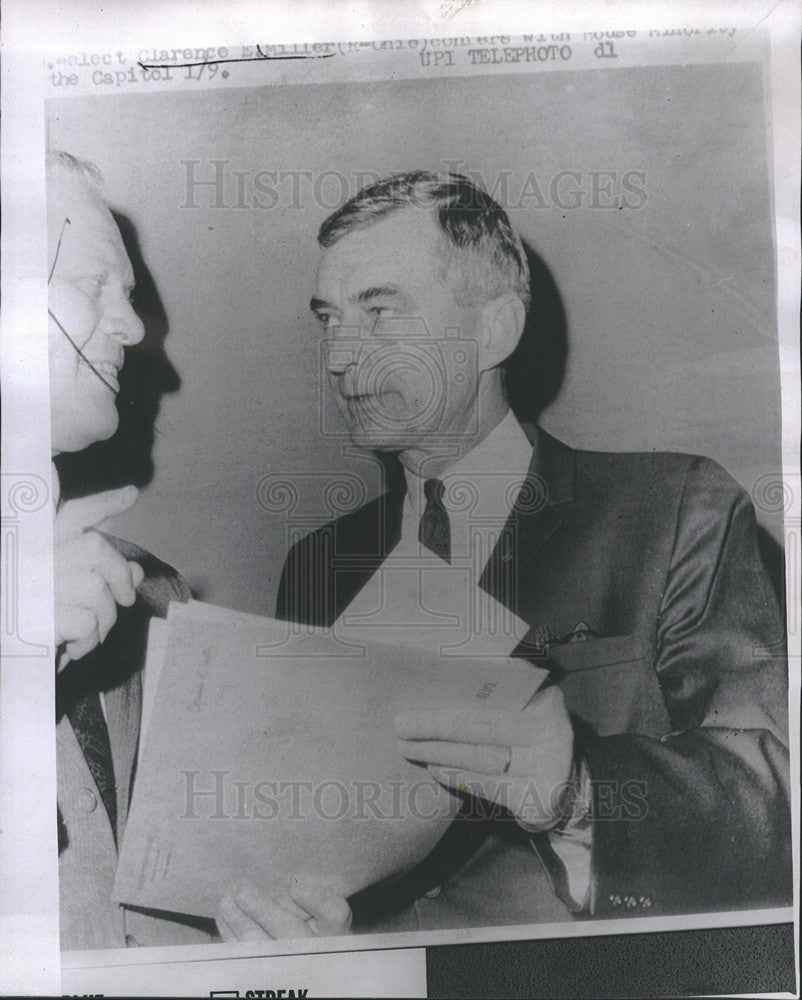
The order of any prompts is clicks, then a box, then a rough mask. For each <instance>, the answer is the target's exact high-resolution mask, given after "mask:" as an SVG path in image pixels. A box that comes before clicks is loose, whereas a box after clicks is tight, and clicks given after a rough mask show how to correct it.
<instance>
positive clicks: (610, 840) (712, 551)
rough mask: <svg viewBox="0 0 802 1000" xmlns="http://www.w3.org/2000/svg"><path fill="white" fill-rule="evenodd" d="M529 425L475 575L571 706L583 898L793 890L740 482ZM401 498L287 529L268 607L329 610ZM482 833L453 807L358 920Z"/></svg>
mask: <svg viewBox="0 0 802 1000" xmlns="http://www.w3.org/2000/svg"><path fill="white" fill-rule="evenodd" d="M535 434H536V435H537V442H536V445H537V446H536V449H535V453H534V459H533V462H532V465H531V467H530V469H529V474H528V479H527V483H526V485H525V486H524V488H523V489H522V491H521V494H520V496H519V497H518V500H517V501H516V504H515V507H514V508H513V510H512V511H511V513H510V517H509V520H508V522H507V525H506V528H505V530H504V533H503V534H502V537H501V539H500V541H499V543H498V545H497V547H496V549H495V551H494V552H493V554H492V556H491V558H490V560H489V562H488V564H487V566H486V568H485V570H484V573H483V574H482V578H481V580H480V586H482V587H484V588H485V589H486V590H488V591H489V592H490V593H492V594H493V595H494V596H495V597H496V598H497V599H498V600H499V601H501V602H502V603H504V604H506V605H507V606H509V607H511V608H512V609H513V610H514V611H515V612H516V613H517V614H518V615H519V616H520V617H521V618H522V619H523V620H524V621H525V622H526V623H527V624H529V625H530V626H531V628H532V632H530V636H529V637H528V638H530V637H531V641H530V642H529V643H526V642H525V643H524V644H522V647H521V648H520V649H519V650H518V654H519V655H526V656H529V657H535V658H537V657H542V656H543V655H544V653H545V654H547V656H548V660H547V661H546V662H547V664H548V665H549V666H550V668H551V671H552V678H553V680H554V682H556V683H559V684H560V686H561V687H562V690H563V692H564V695H565V700H566V704H567V706H568V709H569V711H570V712H571V713H572V717H573V719H574V722H575V732H576V736H577V746H578V750H579V752H580V753H581V755H582V756H583V757H584V759H585V761H586V762H587V765H588V768H589V771H590V775H591V778H592V781H593V789H594V824H593V850H592V863H591V864H592V883H593V888H592V906H591V909H592V913H593V914H594V915H596V916H623V915H635V914H639V913H643V914H647V915H654V914H663V913H674V912H690V911H704V910H719V909H731V908H742V907H743V908H753V907H763V906H777V905H785V904H789V903H790V901H791V859H790V810H789V795H788V784H789V764H788V754H787V749H786V748H787V675H786V665H785V659H784V645H783V634H784V629H783V625H782V622H781V619H780V616H779V612H778V608H777V603H776V599H775V595H774V592H773V590H772V588H771V586H770V584H769V582H768V580H767V577H766V574H765V571H764V568H763V566H762V563H761V559H760V556H759V553H758V549H757V542H756V526H755V518H754V511H753V508H752V505H751V503H750V501H749V499H748V497H747V496H746V494H745V493H744V491H743V490H742V489H741V488H740V487H739V486H738V485H737V484H736V483H735V482H734V480H732V479H731V477H730V476H729V475H727V473H725V472H724V471H723V469H721V468H720V467H719V466H718V465H716V464H715V463H714V462H711V461H710V460H708V459H704V458H698V457H694V456H689V455H680V454H667V453H662V454H661V453H644V454H639V453H633V454H603V453H592V452H583V451H575V450H573V449H571V448H569V447H567V446H566V445H564V444H561V443H560V442H559V441H557V440H555V439H554V438H552V437H550V436H549V435H548V434H546V433H545V432H543V431H542V430H540V429H539V428H538V429H536V430H534V429H533V430H532V433H531V434H530V437H532V436H533V435H535ZM402 499H403V491H402V490H400V489H396V490H391V491H390V492H388V493H385V494H384V495H382V496H380V497H379V498H377V499H376V500H374V501H372V502H371V503H368V504H366V505H365V506H363V507H361V508H360V509H358V510H356V511H354V512H352V513H349V514H346V515H345V516H344V517H341V518H339V519H338V520H336V521H334V522H332V523H330V524H327V525H325V526H323V527H322V528H320V529H318V530H317V531H315V532H312V533H311V534H310V535H307V536H306V537H305V538H303V539H301V540H300V541H299V542H298V543H297V544H295V545H294V547H293V548H292V550H291V551H290V553H289V555H288V558H287V561H286V564H285V567H284V572H283V575H282V579H281V583H280V588H279V595H278V603H277V616H278V617H281V618H287V619H291V620H297V621H300V622H304V623H311V624H317V625H328V624H331V623H332V622H333V621H334V620H335V619H336V618H337V616H338V615H339V614H340V613H341V612H342V611H343V610H344V609H345V608H346V607H347V606H348V604H349V603H350V601H351V600H352V599H353V597H354V596H355V595H356V594H357V593H358V592H359V590H360V589H361V588H362V587H363V586H364V585H365V583H366V582H367V581H368V580H369V579H370V577H371V576H372V574H373V573H375V572H376V571H377V570H378V569H379V568H380V566H381V564H382V562H383V560H384V559H385V557H386V556H387V554H388V553H389V552H391V551H392V549H393V547H394V546H395V545H396V544H397V542H398V539H399V536H400V527H401V506H402ZM577 626H581V627H580V628H579V630H578V631H577ZM536 633H537V635H538V636H539V638H540V641H541V645H542V640H543V637H544V636H546V637H547V638H549V637H550V641H549V642H548V645H547V648H546V649H545V650H543V649H542V648H541V645H538V644H536V643H535V642H534V637H535V634H536ZM572 639H574V640H577V641H571V640H572ZM538 662H540V663H541V664H542V663H543V660H542V659H540V660H539V661H538ZM460 827H462V832H461V833H460V832H459V830H460ZM496 834H497V827H496V826H494V824H493V823H492V822H491V823H489V824H481V823H479V824H477V823H476V822H474V823H473V824H472V825H471V826H470V828H468V827H466V825H465V824H464V823H462V824H460V823H457V824H455V826H454V827H452V830H450V831H449V834H448V835H447V837H446V840H447V841H448V839H449V837H450V838H451V841H450V842H449V843H445V844H443V845H439V847H438V848H437V849H436V850H435V851H434V852H433V855H432V857H430V858H429V859H427V861H426V862H424V863H423V864H422V865H421V866H420V867H419V869H418V870H417V871H416V872H413V873H410V874H409V875H407V876H405V878H404V879H403V880H401V881H398V880H397V881H396V882H395V883H394V884H393V885H391V886H389V891H388V892H385V893H384V897H383V898H384V902H383V903H382V904H379V903H377V900H378V899H379V897H378V896H377V895H376V894H375V893H374V894H373V896H372V897H370V894H368V896H367V897H365V898H366V899H368V905H367V912H368V917H367V919H368V921H370V919H371V913H375V912H378V910H379V909H381V908H382V907H383V908H384V910H385V911H389V910H391V909H392V907H393V906H396V907H399V906H401V905H402V904H404V903H408V902H409V901H410V899H412V898H415V897H416V896H420V894H421V892H422V891H423V890H425V889H430V888H431V885H432V883H433V882H442V881H443V879H444V878H447V877H448V876H449V874H450V873H451V874H452V875H453V873H454V872H458V871H459V870H462V872H463V875H464V877H468V878H469V877H471V871H472V870H473V869H475V868H477V865H476V864H475V862H469V864H468V866H467V868H466V867H465V866H466V859H469V858H470V857H471V856H473V857H474V858H475V856H476V853H477V852H481V851H482V850H485V849H486V847H487V845H486V840H487V838H488V837H495V836H496ZM540 846H541V847H542V848H543V850H544V853H547V852H548V844H547V843H546V842H545V841H544V840H543V838H541V840H540ZM505 850H507V851H508V852H509V851H510V850H512V848H510V847H509V846H507V848H505ZM515 857H516V858H518V857H519V855H515ZM472 864H473V868H472V867H471V865H472ZM513 867H514V868H515V870H516V872H518V873H520V871H521V870H522V869H521V868H520V864H519V862H518V861H516V862H515V865H514V866H513ZM478 869H479V870H481V869H482V865H478ZM503 870H504V869H503V865H502V866H501V867H500V866H499V865H498V864H497V865H495V867H493V868H492V872H493V874H492V876H490V877H491V878H492V879H495V880H497V879H498V878H499V877H500V876H499V873H500V872H503ZM466 872H467V874H465V873H466ZM514 877H515V879H516V880H518V882H519V881H520V875H519V874H516V875H515V876H514ZM485 888H486V896H487V897H489V896H493V895H495V896H496V897H498V896H499V895H500V894H501V895H502V896H503V895H504V893H505V891H506V890H505V889H504V888H503V887H501V888H500V887H499V884H498V883H497V882H496V884H492V885H491V884H490V883H489V882H486V885H485ZM476 898H477V899H478V900H479V902H478V903H477V905H479V906H480V907H481V905H482V903H481V899H482V895H481V893H480V894H479V895H478V896H477V897H476ZM355 902H356V904H357V916H359V909H360V905H361V899H360V898H357V899H355ZM377 907H378V909H377ZM520 918H521V919H520V922H528V921H529V920H531V919H532V917H531V914H526V913H524V912H521V914H520ZM445 919H446V921H449V920H451V919H452V918H451V917H447V918H445ZM550 919H551V917H550ZM471 922H478V923H482V922H484V923H492V922H493V921H492V920H484V921H483V920H482V919H481V917H479V918H478V919H477V920H476V921H471ZM504 922H518V921H517V920H516V914H515V913H511V914H510V919H509V920H508V921H504ZM434 925H435V926H436V923H435V924H434Z"/></svg>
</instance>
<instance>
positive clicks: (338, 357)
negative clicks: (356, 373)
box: [324, 324, 362, 375]
mask: <svg viewBox="0 0 802 1000" xmlns="http://www.w3.org/2000/svg"><path fill="white" fill-rule="evenodd" d="M361 349H362V338H361V336H360V328H359V327H358V326H345V325H342V324H341V325H339V326H338V327H336V328H335V330H333V331H332V332H330V333H329V336H328V338H327V339H326V341H325V345H324V351H325V361H326V368H327V369H328V371H329V373H330V374H331V375H343V374H345V372H346V371H347V370H348V369H349V368H351V367H352V366H354V365H356V364H358V362H359V355H360V353H361Z"/></svg>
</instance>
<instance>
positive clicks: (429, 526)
mask: <svg viewBox="0 0 802 1000" xmlns="http://www.w3.org/2000/svg"><path fill="white" fill-rule="evenodd" d="M445 491H446V488H445V486H443V484H442V483H441V482H440V480H439V479H427V480H426V482H425V483H424V484H423V495H424V496H425V497H426V507H425V509H424V511H423V517H422V518H421V519H420V526H419V528H418V541H419V542H420V543H421V545H425V546H426V548H427V549H430V550H431V551H432V552H434V554H435V555H436V556H440V558H441V559H444V560H445V561H446V562H447V563H450V562H451V529H450V527H449V524H448V511H447V510H446V509H445V507H444V506H443V494H444V493H445Z"/></svg>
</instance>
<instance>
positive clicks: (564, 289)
mask: <svg viewBox="0 0 802 1000" xmlns="http://www.w3.org/2000/svg"><path fill="white" fill-rule="evenodd" d="M48 134H49V141H50V143H51V145H55V146H60V147H61V148H63V149H66V150H67V151H69V152H72V153H74V154H76V155H79V156H83V157H86V158H88V159H90V160H92V161H93V162H95V163H96V164H97V165H98V166H99V167H100V169H101V170H102V171H103V173H104V175H105V178H106V190H107V194H108V198H109V201H110V203H111V204H112V206H113V207H114V208H115V209H118V210H119V211H120V212H122V213H124V215H125V216H127V217H128V218H129V219H130V220H131V222H132V223H133V226H134V227H135V230H136V234H137V236H138V241H139V245H140V248H141V255H142V258H143V260H144V262H145V264H146V265H147V268H148V271H149V273H150V279H152V286H153V287H152V289H151V292H153V291H154V290H155V293H156V294H157V296H158V298H160V300H161V303H162V306H163V312H164V314H165V316H166V320H167V324H168V326H169V332H168V333H167V336H166V338H165V339H164V351H165V352H166V356H167V358H168V359H169V362H170V363H171V364H172V366H173V368H174V369H175V372H176V373H177V379H174V382H173V386H172V387H173V388H175V387H176V386H177V383H178V380H179V379H180V387H177V388H176V390H175V391H172V392H170V393H169V394H166V395H164V396H163V398H162V400H161V412H160V414H159V416H158V420H157V425H158V430H159V433H158V434H156V436H155V441H154V445H153V475H152V481H151V482H150V485H148V487H147V488H146V490H145V491H144V493H143V495H142V497H141V499H140V500H139V502H138V503H137V505H136V506H135V507H134V508H133V510H132V511H131V512H130V513H129V514H127V515H125V516H124V517H122V518H120V519H119V520H118V522H116V524H115V529H114V530H115V532H116V533H118V534H121V535H123V536H125V537H127V538H129V539H131V540H132V541H136V542H138V543H140V544H142V545H144V546H146V547H147V548H149V549H151V550H152V551H153V552H155V553H156V554H158V555H159V556H160V557H161V558H163V559H165V560H167V561H168V562H170V563H172V564H173V565H174V566H176V567H177V568H178V569H179V570H180V571H181V572H182V573H183V574H184V575H185V576H186V577H187V578H188V580H189V581H190V583H191V584H192V586H193V587H194V588H195V589H196V591H197V593H198V595H199V596H200V597H202V598H203V599H205V600H208V601H212V602H214V603H218V604H223V605H227V606H232V607H237V608H242V609H245V610H250V611H255V612H259V613H267V614H270V613H272V610H273V606H274V599H275V590H276V586H277V583H278V576H279V574H280V570H281V564H282V561H283V558H284V554H285V552H286V546H287V527H286V515H285V514H284V513H281V512H277V511H275V510H273V511H270V510H266V509H265V505H264V501H265V496H266V494H265V486H264V480H263V477H265V476H266V475H273V476H278V477H281V476H282V475H284V474H286V476H285V478H287V479H290V480H293V481H294V482H295V484H296V487H297V489H298V493H299V504H298V506H297V508H296V509H295V511H294V513H293V517H294V518H295V519H296V521H297V518H298V517H299V516H300V517H301V518H302V519H306V520H308V524H309V527H310V528H311V527H314V526H315V525H316V524H319V523H321V522H322V521H324V520H327V519H328V516H327V514H326V510H325V505H324V503H323V500H322V497H321V494H322V484H323V483H325V481H326V479H327V475H326V474H327V473H337V472H340V471H347V472H352V473H355V474H356V475H357V476H359V477H360V479H361V480H363V481H364V482H365V484H366V491H367V493H368V495H372V494H373V493H375V492H377V491H378V482H379V480H378V477H377V474H376V469H375V467H374V466H373V465H372V464H371V463H369V462H366V461H364V460H361V459H360V458H358V457H357V456H356V455H354V454H353V453H352V452H350V451H349V450H348V449H347V447H346V442H345V440H344V439H343V438H342V437H341V436H339V435H341V434H342V427H341V425H340V424H339V423H338V418H337V415H336V412H335V409H334V405H333V403H332V402H331V400H330V399H329V396H328V390H327V386H326V383H325V380H324V379H322V378H321V366H320V358H321V354H320V339H321V333H320V331H319V329H318V327H317V325H316V323H315V322H314V321H313V319H312V318H311V315H310V313H309V310H308V301H309V297H310V294H311V291H312V285H313V281H314V275H315V267H316V262H317V256H318V249H317V243H316V239H315V236H316V232H317V229H318V226H319V225H320V223H321V222H322V221H323V219H324V218H325V217H326V216H327V215H328V214H329V212H330V211H331V209H332V208H333V207H334V205H335V204H336V203H339V201H340V200H341V198H340V191H341V184H340V182H339V180H338V178H337V177H336V176H335V175H334V174H329V175H328V176H327V177H322V175H323V174H324V172H326V171H336V172H337V174H339V175H342V177H343V178H344V179H345V181H344V183H345V184H346V185H347V186H348V190H347V192H345V191H344V193H347V194H349V195H350V194H353V193H355V189H356V180H355V178H356V175H358V174H359V173H360V172H362V173H365V172H374V173H377V174H381V175H383V174H386V173H391V172H394V171H398V170H406V169H413V168H427V169H443V167H444V166H445V165H447V164H455V163H459V164H460V169H462V170H463V171H471V172H478V173H479V174H481V175H482V177H483V178H484V179H485V180H486V182H487V185H488V186H489V187H491V188H492V186H493V184H494V181H495V179H496V178H498V176H499V174H500V173H501V172H507V174H508V176H509V188H508V190H509V192H510V194H511V197H510V199H509V204H508V206H505V207H508V209H509V214H510V217H511V219H512V222H513V224H514V225H515V226H516V228H517V229H518V230H519V232H520V233H521V234H522V236H523V237H524V238H525V239H526V240H527V242H528V243H529V244H530V245H531V246H532V247H533V248H534V249H535V250H537V251H538V252H539V253H540V254H541V255H542V257H543V258H544V259H545V261H546V262H547V263H548V265H549V267H550V268H551V271H552V274H553V276H554V279H555V280H556V283H557V285H558V287H559V290H560V292H561V295H562V300H563V304H564V307H565V311H566V315H567V327H568V342H569V357H568V365H567V371H566V376H565V380H564V384H563V386H562V390H561V393H560V395H559V397H558V399H557V400H556V402H555V403H554V404H552V406H551V407H550V408H549V409H548V410H547V411H546V412H545V413H544V415H543V420H542V423H543V426H544V427H545V428H546V429H547V430H549V431H550V432H551V433H553V434H555V435H557V436H558V437H560V438H562V439H563V440H564V441H566V442H567V443H569V444H571V445H574V446H576V447H584V448H591V449H599V450H651V449H657V450H663V449H669V450H677V451H686V452H695V453H701V454H705V455H708V456H710V457H712V458H714V459H716V460H717V461H719V462H720V463H721V464H722V465H723V466H724V467H725V468H727V469H728V470H729V471H730V472H731V473H732V475H734V476H735V477H736V478H737V479H738V480H739V481H740V482H741V483H742V484H743V485H744V487H745V488H746V489H747V490H748V491H750V492H753V491H755V484H756V483H757V484H758V485H757V490H756V492H757V494H758V499H759V498H760V496H761V486H760V483H759V480H760V477H763V476H766V475H769V474H772V473H775V474H776V473H778V472H779V471H780V470H781V459H780V417H779V370H778V349H777V339H776V324H775V280H774V252H773V248H772V227H771V212H770V188H769V168H768V162H767V155H766V142H767V136H766V131H765V125H764V114H763V94H762V86H761V72H760V67H759V66H758V65H756V64H742V65H718V66H690V67H680V66H671V67H668V66H667V67H658V68H654V67H652V68H644V69H625V70H618V71H608V70H599V71H586V72H585V71H583V72H559V73H556V72H555V73H543V72H540V73H537V74H532V75H528V74H527V75H524V74H519V75H514V76H512V75H508V76H504V75H495V76H493V77H482V78H478V77H473V78H466V77H462V78H445V79H432V80H426V81H404V80H400V81H385V82H372V83H360V84H348V85H343V84H336V85H330V86H319V85H307V86H292V87H289V86H288V87H266V88H260V89H249V90H241V89H231V90H223V89H220V90H206V91H194V92H188V91H182V92H175V93H164V92H163V93H158V94H147V95H127V94H121V95H114V96H99V97H92V98H74V99H70V100H63V101H59V102H51V103H50V105H49V115H48ZM188 160H195V161H199V162H198V164H197V165H196V167H195V168H194V169H195V172H196V177H197V179H210V178H212V177H213V176H214V171H215V167H214V166H213V163H212V161H214V160H222V161H225V166H224V176H225V190H224V197H223V201H224V203H225V204H224V205H223V206H222V207H214V201H215V192H214V190H212V189H211V188H198V189H197V190H196V193H195V195H194V200H195V202H196V204H197V205H198V206H199V207H198V208H195V209H193V208H188V207H186V204H187V188H186V179H187V171H188V168H187V166H186V165H185V164H184V163H182V161H188ZM566 170H568V171H575V172H577V173H579V175H580V177H579V180H578V182H577V181H575V180H573V179H571V178H567V179H565V181H564V182H563V187H562V188H561V191H562V192H563V193H562V200H563V202H564V203H565V202H566V201H570V196H569V194H568V192H569V191H570V190H571V188H572V187H573V188H575V189H578V190H582V191H583V192H584V194H583V197H582V204H581V205H580V206H579V207H576V208H564V207H561V206H560V205H559V204H557V203H556V202H555V201H554V200H553V198H552V197H551V192H550V190H549V189H550V185H551V182H552V180H553V178H554V177H555V176H556V175H558V174H559V173H560V172H561V171H566ZM235 171H240V172H241V173H242V178H243V179H242V180H240V182H239V183H240V184H243V185H244V192H245V198H244V201H245V202H246V203H247V204H248V205H249V207H236V205H237V201H238V189H237V178H236V177H235V175H234V172H235ZM259 171H286V172H300V173H299V175H298V180H297V184H298V197H294V196H293V190H292V181H290V180H287V179H285V180H284V181H283V182H280V183H278V184H276V185H275V188H276V190H277V193H278V196H279V197H278V203H277V204H276V205H275V206H272V207H269V208H259V207H255V206H254V205H253V196H254V194H258V193H259V192H258V191H256V190H255V189H254V187H253V175H255V174H256V173H258V172H259ZM593 171H609V172H613V173H614V174H615V178H616V179H615V180H614V181H613V182H612V195H611V196H609V197H608V196H607V195H606V194H604V195H602V197H601V198H599V199H597V201H601V202H602V203H604V204H608V203H610V202H611V201H612V202H616V201H618V202H620V197H621V196H622V195H626V198H627V200H628V201H629V202H630V203H637V202H638V201H640V200H642V199H641V198H639V197H635V196H633V195H632V194H629V195H627V194H626V192H624V191H623V190H622V187H621V178H622V176H623V175H624V174H626V173H627V172H628V171H639V172H642V173H643V174H645V180H637V179H636V180H635V181H634V182H633V183H635V184H637V185H639V186H641V187H643V188H644V189H645V192H646V199H645V203H644V204H642V205H641V206H640V207H637V208H627V207H623V208H619V207H612V208H610V207H591V205H590V204H589V203H590V202H591V201H592V200H593V199H592V190H591V187H592V179H591V172H593ZM310 174H311V177H310V176H309V175H310ZM528 175H534V177H535V178H536V180H537V183H538V186H539V188H540V189H541V191H542V193H543V195H544V200H545V202H546V204H545V205H543V204H542V202H541V203H540V205H538V202H539V199H538V198H537V197H534V196H532V197H529V198H526V199H524V200H523V201H522V200H521V198H520V194H521V192H522V190H523V188H524V184H525V181H526V178H527V176H528ZM314 178H318V182H317V189H318V194H319V195H320V197H318V202H321V201H322V202H323V204H320V203H318V204H316V203H315V199H314V197H313V188H314V181H313V179H314ZM602 184H603V186H607V184H608V182H607V181H602ZM530 190H531V184H530ZM262 198H263V200H264V201H266V202H268V203H269V202H271V201H272V200H273V198H271V197H269V196H265V195H262ZM239 200H240V202H242V201H243V199H242V197H241V196H239ZM146 360H147V359H146ZM151 360H153V359H152V358H151ZM167 381H168V382H169V380H167ZM165 384H167V383H165ZM336 432H339V435H338V433H336ZM119 453H120V454H122V451H119ZM145 478H148V479H150V478H151V477H150V474H149V473H148V475H147V476H146V477H145ZM260 482H262V487H261V492H260ZM357 492H358V491H357ZM260 497H261V501H262V502H260ZM356 499H357V497H356V494H355V500H356ZM758 516H759V518H760V520H761V522H762V523H763V524H764V526H765V527H766V528H767V530H768V532H769V534H770V535H772V536H774V538H775V539H779V538H781V536H782V521H781V514H780V513H779V512H778V511H777V510H776V509H772V504H771V502H763V503H759V509H758Z"/></svg>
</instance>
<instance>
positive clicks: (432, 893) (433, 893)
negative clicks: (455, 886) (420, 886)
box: [423, 885, 443, 899]
mask: <svg viewBox="0 0 802 1000" xmlns="http://www.w3.org/2000/svg"><path fill="white" fill-rule="evenodd" d="M442 891H443V887H442V885H435V886H433V887H432V888H431V889H429V890H427V891H426V892H424V894H423V895H424V896H425V897H426V899H437V897H438V896H439V895H440V893H441V892H442Z"/></svg>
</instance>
